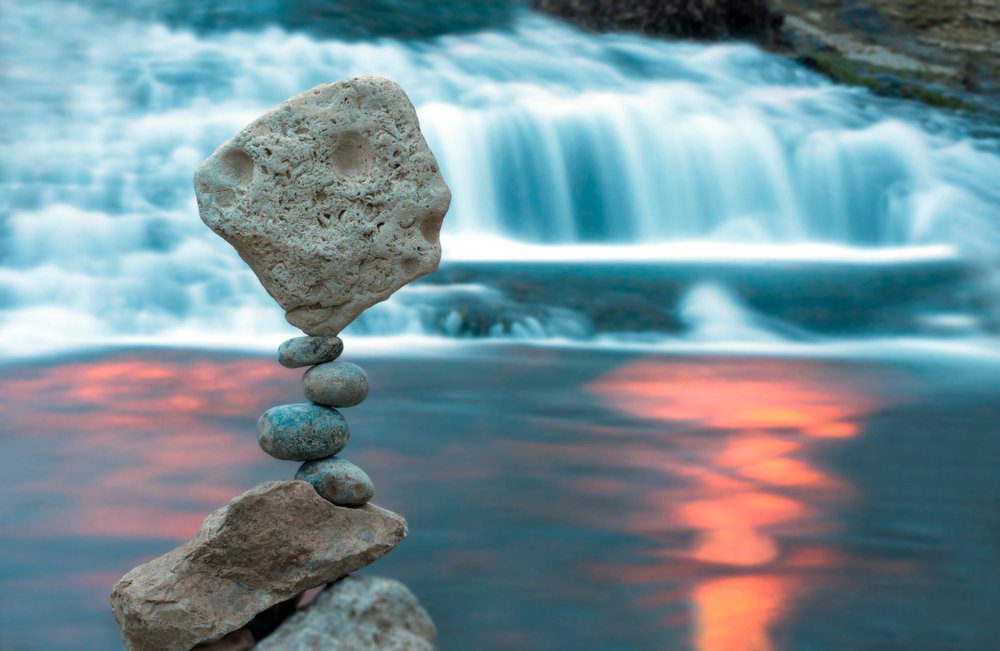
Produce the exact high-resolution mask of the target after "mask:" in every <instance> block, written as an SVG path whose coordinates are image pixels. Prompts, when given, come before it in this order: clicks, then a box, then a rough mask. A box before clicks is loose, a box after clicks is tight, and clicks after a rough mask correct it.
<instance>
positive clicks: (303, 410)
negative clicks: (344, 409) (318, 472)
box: [257, 403, 350, 461]
mask: <svg viewBox="0 0 1000 651" xmlns="http://www.w3.org/2000/svg"><path fill="white" fill-rule="evenodd" d="M349 436H350V434H349V432H348V429H347V421H345V420H344V417H343V416H342V415H341V414H340V412H339V411H337V410H336V409H330V408H328V407H322V406H320V405H310V404H306V403H301V404H296V405H281V406H278V407H271V408H270V409H268V410H267V411H265V412H264V413H263V414H262V415H261V417H260V419H259V420H258V421H257V442H258V443H260V447H261V449H262V450H264V452H266V453H268V454H269V455H271V456H272V457H275V458H276V459H287V460H289V461H307V460H310V459H322V458H324V457H329V456H332V455H334V454H337V453H338V452H340V451H341V450H343V449H344V446H345V445H347V440H348V438H349Z"/></svg>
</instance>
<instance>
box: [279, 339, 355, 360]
mask: <svg viewBox="0 0 1000 651" xmlns="http://www.w3.org/2000/svg"><path fill="white" fill-rule="evenodd" d="M342 352H344V342H342V341H341V340H340V337H296V338H294V339H289V340H288V341H286V342H285V343H283V344H281V345H280V346H278V363H279V364H281V365H282V366H284V367H285V368H301V367H303V366H313V365H314V364H323V363H324V362H332V361H333V360H335V359H337V358H338V357H340V354H341V353H342Z"/></svg>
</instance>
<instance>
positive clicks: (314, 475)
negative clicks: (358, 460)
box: [295, 457, 375, 506]
mask: <svg viewBox="0 0 1000 651" xmlns="http://www.w3.org/2000/svg"><path fill="white" fill-rule="evenodd" d="M295 478H296V479H301V480H303V481H307V482H309V483H310V484H312V485H313V488H315V489H316V492H317V493H319V494H320V495H321V496H322V497H323V498H324V499H326V500H328V501H330V502H333V503H334V504H336V505H337V506H363V505H364V504H365V503H366V502H368V500H370V499H371V498H372V496H373V495H374V494H375V485H374V484H372V480H371V478H369V477H368V475H367V474H366V473H365V471H364V470H362V469H361V468H358V467H357V466H356V465H354V464H353V463H351V462H350V461H348V460H346V459H339V458H337V457H330V458H329V459H317V460H316V461H306V462H305V463H304V464H302V467H301V468H299V471H298V472H297V473H295Z"/></svg>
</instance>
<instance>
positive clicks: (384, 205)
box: [194, 77, 451, 335]
mask: <svg viewBox="0 0 1000 651" xmlns="http://www.w3.org/2000/svg"><path fill="white" fill-rule="evenodd" d="M194 186H195V192H196V194H197V197H198V210H199V213H200V214H201V218H202V220H203V221H204V222H205V224H206V225H208V227H209V228H211V229H212V230H213V231H215V232H216V233H217V234H219V235H220V236H221V237H223V238H224V239H225V240H226V241H227V242H229V243H230V244H231V245H232V246H233V247H234V248H235V249H236V250H237V252H238V253H239V254H240V257H242V258H243V260H244V261H246V263H247V264H248V265H250V268H251V269H253V271H254V273H255V274H257V278H259V279H260V281H261V283H262V284H263V285H264V288H265V289H267V291H268V293H269V294H270V295H271V296H272V297H273V298H274V299H275V300H276V301H277V302H278V304H279V305H281V307H282V308H283V309H284V310H285V318H286V319H287V320H288V322H289V323H291V324H292V325H294V326H297V327H299V328H301V329H302V330H304V331H305V332H306V334H310V335H336V334H339V333H340V331H341V330H342V329H343V328H344V327H345V326H346V325H347V324H348V323H350V322H351V321H353V320H354V319H355V318H356V317H357V316H358V315H359V314H361V312H363V311H364V310H365V309H366V308H368V307H370V306H372V305H374V304H375V303H378V302H380V301H384V300H385V299H387V298H389V296H390V295H391V294H392V293H393V292H395V291H396V290H397V289H399V288H400V287H402V286H403V285H405V284H407V283H408V282H410V281H412V280H414V279H416V278H419V277H421V276H424V275H426V274H429V273H431V272H432V271H434V270H435V269H437V266H438V263H439V262H440V259H441V246H440V243H439V239H438V235H439V232H440V230H441V222H442V220H443V219H444V215H445V213H446V212H447V210H448V205H449V203H450V202H451V192H450V191H449V190H448V186H447V185H446V184H445V182H444V179H443V178H442V177H441V172H440V171H439V169H438V164H437V161H435V159H434V155H433V154H432V153H431V150H430V149H429V148H428V147H427V143H426V142H425V141H424V138H423V136H422V135H421V133H420V125H419V124H418V122H417V114H416V112H415V111H414V110H413V105H412V104H410V101H409V99H407V97H406V94H405V93H404V92H403V89H402V88H400V87H399V86H398V85H397V84H396V83H394V82H392V81H390V80H388V79H383V78H380V77H357V78H354V79H345V80H342V81H338V82H336V83H333V84H323V85H320V86H316V87H315V88H312V89H310V90H307V91H306V92H304V93H302V94H301V95H296V96H295V97H293V98H291V99H289V100H286V101H285V102H282V103H281V104H279V105H278V106H277V107H275V108H274V109H273V110H271V111H269V112H268V113H265V114H264V115H262V116H261V117H259V118H257V119H256V120H254V121H253V122H251V123H250V124H249V125H247V126H246V128H244V129H243V130H242V131H240V132H239V133H238V134H236V135H235V136H233V138H232V139H231V140H229V141H228V142H226V143H225V144H223V145H222V146H221V147H219V148H218V149H217V150H216V151H215V153H214V154H212V156H211V157H209V158H208V160H206V161H205V162H204V163H202V165H201V167H199V168H198V171H197V172H196V173H195V182H194Z"/></svg>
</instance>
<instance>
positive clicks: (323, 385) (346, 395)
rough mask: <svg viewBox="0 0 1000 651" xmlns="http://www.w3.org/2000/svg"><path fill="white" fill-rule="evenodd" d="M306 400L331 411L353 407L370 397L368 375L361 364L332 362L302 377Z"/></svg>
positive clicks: (321, 365) (309, 371) (311, 370)
mask: <svg viewBox="0 0 1000 651" xmlns="http://www.w3.org/2000/svg"><path fill="white" fill-rule="evenodd" d="M302 384H303V388H304V389H305V394H306V398H308V399H310V400H312V401H313V402H315V403H317V404H320V405H326V406H327V407H353V406H354V405H358V404H361V402H363V401H364V399H365V398H366V397H367V396H368V374H367V373H365V370H364V369H363V368H361V367H360V366H358V365H357V364H351V363H350V362H340V361H337V362H328V363H326V364H320V365H318V366H313V367H312V368H311V369H309V370H308V371H306V374H305V375H304V376H302Z"/></svg>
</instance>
